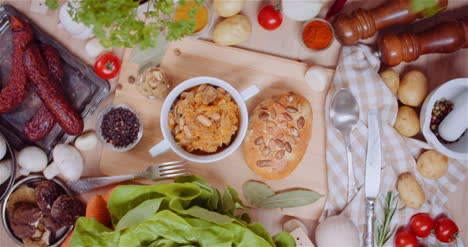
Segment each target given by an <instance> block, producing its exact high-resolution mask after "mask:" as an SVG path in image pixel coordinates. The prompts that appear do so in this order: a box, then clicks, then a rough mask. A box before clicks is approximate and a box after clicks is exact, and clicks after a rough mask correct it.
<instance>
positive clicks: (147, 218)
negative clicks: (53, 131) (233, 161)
mask: <svg viewBox="0 0 468 247" xmlns="http://www.w3.org/2000/svg"><path fill="white" fill-rule="evenodd" d="M107 207H108V209H109V213H110V215H111V219H112V225H113V226H115V230H111V229H109V228H107V227H106V226H103V225H101V224H100V223H99V222H97V221H96V220H94V219H87V218H83V217H82V218H79V219H78V220H77V222H76V225H75V231H74V233H73V235H72V238H71V240H70V246H73V247H75V246H93V247H95V246H99V247H100V246H103V247H104V246H105V247H107V246H109V247H111V246H112V247H113V246H119V247H120V246H121V247H132V246H135V247H140V246H141V247H142V246H149V247H160V246H161V247H162V246H164V247H176V246H201V247H204V246H206V247H211V246H216V247H218V246H219V247H223V246H226V247H228V246H239V247H242V246H245V247H250V246H258V247H263V246H264V247H289V246H296V242H295V240H294V238H293V237H292V236H291V235H290V234H289V233H285V232H282V233H279V234H277V235H275V236H274V237H272V236H271V235H270V234H269V233H268V232H267V231H266V230H265V228H264V227H263V226H262V225H261V224H259V223H256V222H254V223H252V224H251V223H250V216H249V214H248V212H247V208H246V207H245V205H244V204H243V203H242V201H241V200H240V199H239V196H238V194H237V192H236V191H235V190H234V189H232V188H231V187H229V186H227V187H226V188H225V190H224V193H220V192H219V191H218V190H217V189H216V188H214V187H212V186H211V185H210V184H208V183H207V182H206V181H205V180H203V179H202V178H200V177H196V176H182V177H179V178H177V179H176V180H175V182H174V183H168V184H157V185H151V186H140V185H124V186H119V187H117V188H116V189H115V190H114V192H112V194H111V195H110V197H109V201H108V204H107Z"/></svg>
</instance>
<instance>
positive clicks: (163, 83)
mask: <svg viewBox="0 0 468 247" xmlns="http://www.w3.org/2000/svg"><path fill="white" fill-rule="evenodd" d="M135 86H136V87H137V89H138V91H139V92H140V93H141V94H142V95H143V96H145V97H147V98H149V99H164V98H165V97H166V96H167V94H169V89H170V88H171V82H170V81H169V79H168V78H167V76H166V75H165V74H164V71H163V70H162V69H161V68H159V67H150V68H148V69H146V70H145V71H143V73H141V74H140V75H139V76H138V79H137V80H136V83H135Z"/></svg>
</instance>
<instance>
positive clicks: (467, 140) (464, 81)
mask: <svg viewBox="0 0 468 247" xmlns="http://www.w3.org/2000/svg"><path fill="white" fill-rule="evenodd" d="M466 90H468V78H459V79H454V80H451V81H448V82H446V83H444V84H442V85H441V86H439V87H438V88H436V89H434V91H432V92H431V93H430V94H429V95H428V96H427V98H426V100H425V101H424V104H423V105H422V108H421V115H420V117H419V119H420V121H421V130H422V133H423V135H424V138H426V141H427V142H428V143H429V144H431V145H432V146H434V148H435V149H436V150H437V151H439V152H440V153H442V154H444V155H446V156H448V157H450V158H454V159H458V160H467V159H468V134H467V133H465V134H464V135H463V136H462V137H461V138H460V140H458V141H457V142H455V143H450V144H444V143H441V142H440V141H439V139H437V137H436V136H435V135H434V133H433V132H432V131H431V128H430V124H431V117H432V108H433V107H434V103H435V102H436V101H437V100H440V99H441V98H446V99H447V100H453V99H454V98H456V97H457V96H458V95H460V94H462V93H463V92H464V91H466ZM467 100H468V99H467Z"/></svg>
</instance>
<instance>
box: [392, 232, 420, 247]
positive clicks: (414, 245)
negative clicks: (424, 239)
mask: <svg viewBox="0 0 468 247" xmlns="http://www.w3.org/2000/svg"><path fill="white" fill-rule="evenodd" d="M395 246H396V247H418V239H417V238H416V236H415V235H414V234H413V233H412V232H410V231H409V230H401V231H399V232H398V233H397V234H396V235H395Z"/></svg>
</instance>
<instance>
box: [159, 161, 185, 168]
mask: <svg viewBox="0 0 468 247" xmlns="http://www.w3.org/2000/svg"><path fill="white" fill-rule="evenodd" d="M183 162H185V160H179V161H169V162H164V163H161V164H159V166H160V167H161V166H168V165H177V164H180V163H183Z"/></svg>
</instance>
